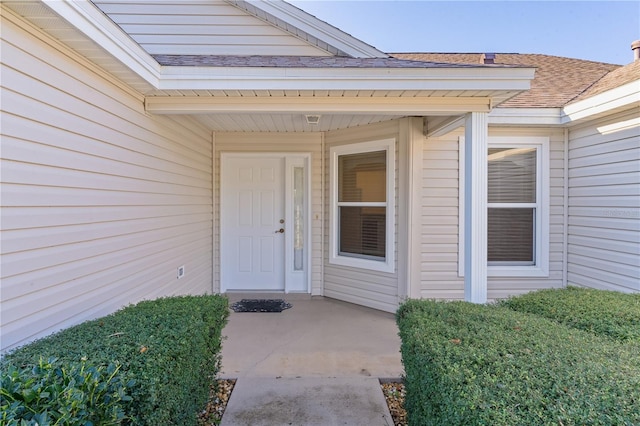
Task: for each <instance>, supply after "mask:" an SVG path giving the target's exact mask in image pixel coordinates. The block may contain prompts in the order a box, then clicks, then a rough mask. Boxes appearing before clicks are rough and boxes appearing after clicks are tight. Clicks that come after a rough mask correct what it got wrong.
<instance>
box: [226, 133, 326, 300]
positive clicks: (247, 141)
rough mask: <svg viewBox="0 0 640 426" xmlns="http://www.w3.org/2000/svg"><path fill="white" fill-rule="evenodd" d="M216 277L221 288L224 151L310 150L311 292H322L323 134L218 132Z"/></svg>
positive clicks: (280, 151) (308, 151)
mask: <svg viewBox="0 0 640 426" xmlns="http://www.w3.org/2000/svg"><path fill="white" fill-rule="evenodd" d="M214 144H215V182H216V186H215V194H216V195H215V241H216V244H215V253H214V258H215V271H216V272H215V276H214V289H215V291H217V292H218V291H220V164H221V163H220V161H221V155H220V154H221V153H222V152H244V153H250V152H264V153H268V152H277V153H296V152H299V153H311V170H310V173H311V219H312V220H311V226H312V229H311V250H312V253H311V294H313V295H321V294H322V250H321V246H322V134H320V133H258V132H256V133H215V134H214Z"/></svg>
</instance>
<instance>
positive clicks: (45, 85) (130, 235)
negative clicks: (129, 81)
mask: <svg viewBox="0 0 640 426" xmlns="http://www.w3.org/2000/svg"><path fill="white" fill-rule="evenodd" d="M25 25H26V24H25ZM31 31H32V34H29V33H28V32H26V31H25V30H24V29H23V28H21V27H20V25H17V24H16V23H14V22H10V21H8V20H6V19H4V18H3V20H2V85H3V88H2V101H3V102H2V133H3V134H2V152H1V154H2V176H1V177H2V200H1V201H2V212H1V216H2V217H1V218H2V236H1V238H2V246H1V266H2V268H1V272H0V273H1V280H2V281H1V286H2V289H1V295H2V309H1V316H2V321H1V322H2V325H1V332H2V349H3V350H5V349H9V348H12V347H14V346H17V345H20V344H23V343H25V342H28V341H29V340H32V339H34V338H37V337H41V336H44V335H46V334H49V333H51V332H53V331H56V330H59V329H61V328H64V327H68V326H70V325H73V324H77V323H79V322H82V321H84V320H87V319H91V318H95V317H97V316H101V315H105V314H109V313H111V312H113V311H115V310H117V309H119V308H121V307H122V306H125V305H127V304H130V303H135V302H137V301H139V300H142V299H152V298H156V297H161V296H169V295H178V294H202V293H207V292H211V288H212V285H211V282H212V277H211V271H212V253H211V252H212V188H211V182H212V179H211V170H212V167H211V158H212V147H211V136H210V134H209V133H208V132H207V131H206V130H205V129H204V128H202V127H200V126H199V125H198V124H197V122H196V121H194V120H192V119H189V118H184V117H180V118H175V119H173V118H170V117H150V116H148V115H147V114H145V112H144V108H143V103H142V98H140V97H137V96H133V95H132V94H131V92H128V91H125V90H123V89H122V88H121V87H120V85H119V84H118V83H117V82H115V81H111V80H109V79H108V78H105V77H104V75H102V74H97V73H95V72H93V71H92V68H91V66H89V65H87V64H84V63H83V62H82V60H81V59H79V58H77V57H76V56H75V55H74V54H73V53H72V52H69V51H67V50H66V49H65V48H64V47H62V46H60V45H58V44H57V43H56V42H54V41H52V40H49V39H48V38H47V37H46V36H44V35H42V34H39V35H38V36H37V37H36V36H34V35H33V34H38V33H37V31H36V30H33V29H31ZM181 265H185V269H186V275H185V277H184V278H182V279H180V280H177V278H176V270H177V267H178V266H181Z"/></svg>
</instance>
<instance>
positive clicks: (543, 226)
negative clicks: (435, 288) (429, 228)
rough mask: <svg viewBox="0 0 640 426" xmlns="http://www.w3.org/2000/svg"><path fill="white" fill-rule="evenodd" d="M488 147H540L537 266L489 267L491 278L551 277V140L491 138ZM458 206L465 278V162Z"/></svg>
mask: <svg viewBox="0 0 640 426" xmlns="http://www.w3.org/2000/svg"><path fill="white" fill-rule="evenodd" d="M464 142H465V140H464V136H461V137H460V139H459V158H461V159H464V158H465V157H464V156H465V152H464V146H465V145H464ZM488 146H489V148H492V147H499V146H510V147H511V146H517V147H522V148H532V147H533V148H537V151H536V152H537V155H538V156H537V160H538V161H537V170H536V173H537V175H538V176H537V177H538V179H537V185H536V197H537V200H539V206H540V208H539V209H537V210H536V222H535V232H536V235H535V258H536V264H535V265H531V266H529V265H521V266H516V265H514V266H506V265H488V266H487V276H489V277H531V278H544V277H548V276H549V209H550V205H549V202H550V199H549V173H550V161H549V138H548V137H533V136H531V137H489V139H488ZM458 170H459V182H460V184H459V185H458V187H459V199H458V200H459V203H458V230H459V231H458V275H459V276H460V277H464V216H465V205H464V184H463V183H464V178H465V170H464V161H459V168H458Z"/></svg>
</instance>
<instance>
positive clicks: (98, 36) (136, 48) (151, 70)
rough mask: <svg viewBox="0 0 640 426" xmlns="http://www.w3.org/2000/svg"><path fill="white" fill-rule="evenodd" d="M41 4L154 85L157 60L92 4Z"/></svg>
mask: <svg viewBox="0 0 640 426" xmlns="http://www.w3.org/2000/svg"><path fill="white" fill-rule="evenodd" d="M42 2H43V3H44V4H46V5H47V7H49V9H51V10H52V11H54V12H55V13H57V14H58V15H60V17H62V18H63V19H65V20H66V21H67V22H69V24H71V25H73V26H74V27H75V28H77V29H78V30H79V31H80V32H82V33H83V34H85V35H86V36H87V37H89V39H91V40H92V41H94V42H95V43H97V44H98V45H99V46H101V47H102V48H103V49H105V50H106V51H107V52H108V53H109V54H111V55H113V56H114V57H115V58H116V59H117V60H119V61H120V62H121V63H123V64H124V65H125V66H127V67H128V68H129V69H131V70H132V71H133V72H135V73H136V74H138V75H139V76H140V77H141V78H143V79H144V80H146V81H147V82H148V83H149V84H151V85H152V86H154V87H157V86H158V84H159V77H160V70H161V67H160V65H159V64H158V63H157V61H156V60H155V59H153V57H152V56H151V55H149V54H148V53H147V52H145V51H144V49H142V47H140V45H138V44H137V43H136V42H135V41H133V40H132V39H131V38H130V37H129V36H128V35H127V34H126V33H125V32H124V31H122V29H121V28H120V27H118V26H117V25H116V24H115V23H114V22H113V21H112V20H110V19H109V18H108V17H107V16H105V14H104V13H102V11H100V10H99V9H98V8H97V7H96V6H95V5H94V4H93V2H91V1H88V0H82V1H68V0H66V1H60V0H42Z"/></svg>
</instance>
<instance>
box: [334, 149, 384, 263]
mask: <svg viewBox="0 0 640 426" xmlns="http://www.w3.org/2000/svg"><path fill="white" fill-rule="evenodd" d="M395 145H396V140H395V139H383V140H377V141H370V142H360V143H355V144H350V145H340V146H334V147H331V149H330V150H329V156H330V165H329V167H330V169H329V173H330V174H329V179H330V184H329V187H330V188H329V229H330V231H329V263H330V264H333V265H341V266H349V267H353V268H361V269H369V270H373V271H380V272H394V271H395V250H394V248H395V223H394V221H395V199H396V197H395V176H396V170H395V164H396V163H395ZM374 151H386V156H387V164H386V167H387V173H386V175H387V182H386V183H387V199H386V201H385V202H384V203H379V205H378V206H377V207H385V208H386V218H385V220H386V228H385V229H386V241H385V258H384V260H377V259H367V258H361V257H354V256H344V255H340V253H339V251H338V250H339V247H340V244H339V241H340V238H339V235H338V232H339V212H338V207H339V205H338V157H339V156H341V155H350V154H364V153H367V152H374ZM347 204H348V203H347ZM341 205H342V203H341Z"/></svg>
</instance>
